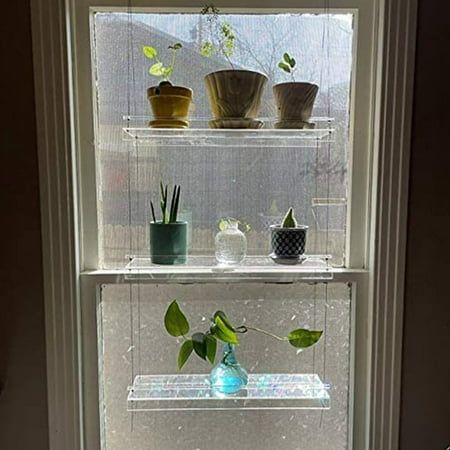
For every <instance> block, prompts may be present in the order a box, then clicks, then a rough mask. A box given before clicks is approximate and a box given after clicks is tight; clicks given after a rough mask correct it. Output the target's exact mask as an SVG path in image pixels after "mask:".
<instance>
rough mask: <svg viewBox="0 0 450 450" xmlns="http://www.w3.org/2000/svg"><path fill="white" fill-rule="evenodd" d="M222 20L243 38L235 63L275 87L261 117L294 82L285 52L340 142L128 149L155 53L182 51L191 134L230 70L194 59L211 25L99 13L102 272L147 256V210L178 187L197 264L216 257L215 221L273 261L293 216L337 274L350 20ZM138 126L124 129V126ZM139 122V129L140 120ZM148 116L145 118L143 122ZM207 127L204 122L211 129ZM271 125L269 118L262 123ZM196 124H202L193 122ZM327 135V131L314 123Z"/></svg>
mask: <svg viewBox="0 0 450 450" xmlns="http://www.w3.org/2000/svg"><path fill="white" fill-rule="evenodd" d="M223 19H224V20H226V21H228V22H229V23H231V24H232V25H233V27H234V28H235V32H236V52H235V55H234V56H233V64H234V66H235V67H236V68H241V67H244V68H247V69H253V70H258V71H261V72H264V73H266V74H267V75H268V77H269V82H268V83H267V86H266V89H265V93H264V97H263V104H262V108H261V112H260V116H261V117H262V118H263V120H265V121H266V126H265V128H270V127H271V126H272V124H273V120H274V118H275V116H276V111H275V107H274V101H273V94H272V85H273V84H275V83H277V82H281V81H288V80H289V75H288V74H285V73H282V72H281V71H280V70H279V69H278V68H277V64H278V61H279V60H280V58H281V57H282V55H283V53H284V52H285V51H288V52H289V53H291V55H294V56H295V57H296V59H297V64H298V71H297V74H296V79H297V80H301V81H312V82H315V83H317V84H319V85H320V91H319V95H318V98H317V100H316V105H315V109H314V111H313V116H316V117H317V116H321V117H325V116H326V117H332V118H333V119H334V120H333V122H331V127H333V128H334V129H335V131H334V133H333V135H332V136H333V141H334V142H332V143H317V144H314V145H312V146H310V147H307V148H296V147H294V146H293V147H292V148H290V147H280V148H276V147H273V146H272V147H268V148H265V147H264V146H262V147H259V148H258V147H256V148H255V147H249V146H245V144H244V145H243V146H235V147H226V148H225V147H224V148H221V147H199V146H196V145H189V146H188V145H180V146H178V147H166V146H164V145H158V146H154V147H148V146H145V145H142V144H141V143H139V142H135V144H136V145H133V143H132V142H130V141H124V140H123V135H122V127H124V126H131V125H133V124H138V125H139V126H145V125H146V122H147V121H148V120H149V118H150V117H149V116H150V111H149V105H148V102H147V99H146V88H147V87H149V86H151V85H154V84H156V81H157V80H156V79H155V78H154V77H151V76H150V75H149V74H148V68H149V66H150V64H151V61H149V60H148V59H147V58H145V57H144V56H143V54H142V46H143V45H146V44H147V45H153V46H154V47H156V48H158V50H160V56H161V58H162V59H167V57H168V54H167V51H168V50H167V47H168V45H170V44H173V43H174V42H178V41H179V42H182V43H183V46H184V48H183V49H182V50H181V51H180V52H179V55H178V59H177V63H176V64H177V65H176V70H175V72H174V75H173V77H172V79H173V82H174V83H176V84H180V85H184V86H188V87H191V88H192V89H193V90H194V108H193V111H192V112H191V116H192V119H195V120H192V126H199V127H205V126H207V119H209V118H211V113H210V110H209V105H208V101H207V97H206V90H205V86H204V81H203V77H204V76H205V75H206V74H207V73H210V72H212V71H215V70H219V69H223V68H227V67H228V62H227V61H226V60H225V59H224V58H222V57H220V56H215V57H213V58H209V59H208V58H204V57H202V56H201V55H200V54H199V52H198V46H199V42H200V40H201V38H202V35H204V33H205V29H206V27H207V22H206V19H205V17H202V16H201V15H199V14H132V15H127V14H123V13H97V14H95V20H94V31H93V49H94V52H93V58H94V66H95V78H96V80H95V81H96V87H97V93H96V101H97V105H96V110H97V113H98V121H97V129H96V160H97V169H98V170H97V173H98V189H97V195H98V219H99V253H100V256H101V258H100V265H101V266H103V267H121V266H123V265H124V263H126V258H127V255H130V254H132V255H143V256H145V255H148V253H149V249H148V248H149V243H148V229H147V228H148V225H147V224H148V222H149V220H150V215H149V201H150V199H151V198H153V199H154V201H156V203H157V196H158V185H159V182H160V180H163V181H164V182H165V183H178V184H181V186H182V208H183V218H185V219H187V220H188V221H189V222H190V223H191V225H192V227H191V245H190V252H191V254H209V255H211V254H213V252H214V235H215V233H216V231H217V221H218V220H219V219H220V218H221V217H226V216H231V217H236V218H238V219H240V220H242V221H244V222H247V223H249V224H250V225H251V228H252V229H251V231H250V233H249V234H248V241H249V253H250V254H267V252H268V246H269V243H268V232H267V226H268V225H269V224H271V223H274V222H276V221H279V220H280V215H281V214H282V213H283V212H284V211H285V210H286V209H287V208H288V207H289V206H291V205H292V206H294V207H295V209H296V211H297V217H298V219H299V220H300V221H301V222H302V223H304V224H307V225H309V226H310V230H309V235H308V243H307V252H308V253H310V254H317V253H330V254H332V255H333V263H334V264H336V265H341V264H342V262H343V256H344V248H345V229H346V199H347V166H348V118H349V93H350V84H351V66H352V38H353V22H352V20H353V18H352V15H351V14H333V15H325V14H317V15H312V14H264V15H258V14H233V15H224V16H223ZM124 115H131V116H133V119H132V121H130V122H124V120H123V116H124ZM136 116H138V118H137V119H136ZM145 116H147V117H145ZM205 118H206V121H205ZM264 118H267V119H264ZM196 119H199V120H196ZM316 123H317V127H328V125H329V124H328V123H327V122H320V121H318V122H316Z"/></svg>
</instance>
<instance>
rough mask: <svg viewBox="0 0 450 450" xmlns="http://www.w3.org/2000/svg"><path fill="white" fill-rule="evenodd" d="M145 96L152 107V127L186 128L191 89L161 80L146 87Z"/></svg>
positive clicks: (150, 123)
mask: <svg viewBox="0 0 450 450" xmlns="http://www.w3.org/2000/svg"><path fill="white" fill-rule="evenodd" d="M147 98H148V100H149V101H150V105H151V107H152V111H153V116H154V120H151V121H150V122H149V126H150V127H152V128H187V127H188V126H189V122H188V120H187V118H188V115H189V108H190V106H191V102H192V89H189V88H186V87H182V86H172V84H170V83H169V82H162V83H160V84H159V85H158V86H152V87H150V88H148V89H147Z"/></svg>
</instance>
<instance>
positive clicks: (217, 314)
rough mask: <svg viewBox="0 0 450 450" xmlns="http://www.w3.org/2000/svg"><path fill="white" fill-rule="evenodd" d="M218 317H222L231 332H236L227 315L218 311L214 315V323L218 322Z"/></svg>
mask: <svg viewBox="0 0 450 450" xmlns="http://www.w3.org/2000/svg"><path fill="white" fill-rule="evenodd" d="M216 317H220V318H221V319H222V321H223V323H224V325H225V326H226V327H227V328H228V329H229V330H231V331H233V332H234V331H235V329H234V327H233V325H231V322H230V320H229V319H228V317H227V315H226V314H225V313H224V312H223V311H220V310H219V311H216V312H215V313H214V321H215V320H216Z"/></svg>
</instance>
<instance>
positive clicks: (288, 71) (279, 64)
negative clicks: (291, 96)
mask: <svg viewBox="0 0 450 450" xmlns="http://www.w3.org/2000/svg"><path fill="white" fill-rule="evenodd" d="M278 67H279V68H280V69H282V70H284V71H285V72H287V73H291V68H290V67H289V66H288V65H287V64H286V63H284V62H279V63H278Z"/></svg>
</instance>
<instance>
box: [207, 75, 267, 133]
mask: <svg viewBox="0 0 450 450" xmlns="http://www.w3.org/2000/svg"><path fill="white" fill-rule="evenodd" d="M205 83H206V88H207V91H208V98H209V103H210V105H211V111H212V114H213V116H214V120H211V121H210V123H209V125H210V127H211V128H260V127H261V126H262V125H263V124H262V122H261V121H259V120H256V116H257V114H258V112H259V107H260V104H261V96H262V93H263V91H264V86H265V84H266V83H267V77H266V76H265V75H263V74H262V73H258V72H252V71H250V70H220V71H218V72H213V73H210V74H208V75H206V77H205Z"/></svg>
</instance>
